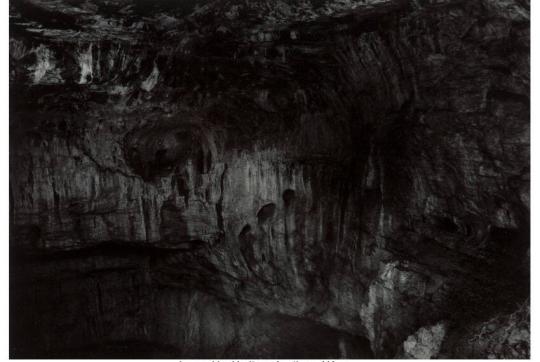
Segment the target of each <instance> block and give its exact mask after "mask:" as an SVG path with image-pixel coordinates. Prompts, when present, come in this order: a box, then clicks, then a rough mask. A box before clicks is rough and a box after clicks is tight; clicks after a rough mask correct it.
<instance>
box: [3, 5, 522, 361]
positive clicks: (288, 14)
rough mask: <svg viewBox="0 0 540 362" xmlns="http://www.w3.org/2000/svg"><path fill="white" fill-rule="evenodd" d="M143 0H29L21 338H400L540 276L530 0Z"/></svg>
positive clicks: (17, 142) (23, 33)
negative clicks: (262, 331)
mask: <svg viewBox="0 0 540 362" xmlns="http://www.w3.org/2000/svg"><path fill="white" fill-rule="evenodd" d="M141 6H142V5H141V3H139V2H133V3H132V2H130V1H119V2H117V3H114V4H112V5H111V4H110V5H109V6H105V4H103V3H101V2H99V1H98V2H96V3H94V4H89V3H84V4H80V5H73V4H71V3H69V4H68V2H65V3H64V2H59V3H53V4H48V3H47V2H44V1H38V0H27V1H14V2H12V3H11V4H10V13H11V15H10V21H11V38H10V86H11V87H10V89H11V116H10V132H11V144H10V150H11V153H10V158H11V162H10V197H11V199H10V201H11V230H10V232H11V238H10V250H11V253H12V260H13V263H12V265H13V266H12V275H11V286H10V288H11V311H12V316H14V317H15V318H13V317H12V318H11V319H12V320H13V319H16V320H17V321H16V322H13V321H12V326H11V334H12V340H13V341H14V342H13V344H12V353H13V354H14V355H20V356H24V355H25V353H36V354H40V353H41V354H43V353H49V354H53V355H54V353H57V352H58V351H67V350H71V351H72V352H71V353H75V351H76V350H77V348H78V347H79V346H89V345H100V344H102V345H103V344H107V343H116V342H122V341H146V342H148V343H153V344H154V345H157V346H162V347H163V348H164V350H167V348H172V350H171V353H173V354H174V353H175V351H176V353H178V354H180V355H184V356H185V355H194V356H201V355H202V356H208V357H213V356H216V357H219V356H223V355H226V354H227V353H232V352H231V351H236V352H237V353H238V354H242V353H245V354H246V356H248V355H249V353H250V352H249V351H251V353H254V352H253V351H254V350H255V348H254V347H250V346H252V345H253V343H254V342H253V341H249V340H246V339H245V338H244V339H242V338H243V337H242V335H243V334H242V330H243V329H242V328H247V327H242V326H245V325H246V323H247V322H246V320H247V319H246V318H247V317H246V316H248V315H251V314H250V313H255V314H254V315H267V314H268V313H270V314H271V315H274V314H272V313H279V315H284V316H289V317H290V318H293V317H300V318H303V319H307V320H311V321H314V322H317V323H322V324H324V325H326V326H329V327H331V328H333V329H335V330H338V331H340V332H335V333H346V335H347V336H348V337H347V338H353V337H352V336H358V337H365V338H367V339H369V341H370V346H371V350H372V351H373V353H374V354H375V355H376V356H378V357H394V356H396V354H397V353H399V350H400V348H401V346H402V345H403V342H404V341H406V340H407V338H408V336H409V335H412V334H414V333H415V332H416V331H417V330H418V329H419V328H421V327H423V326H425V327H429V326H432V325H435V324H436V323H439V322H441V321H445V323H446V324H445V325H447V326H448V330H449V333H450V334H451V333H452V330H459V328H461V327H463V325H464V323H465V324H469V323H470V324H471V325H472V324H473V323H483V322H484V321H486V320H488V319H489V318H492V317H493V316H495V315H499V314H504V313H511V312H512V311H513V309H515V306H516V303H522V302H523V301H524V300H525V299H526V298H527V296H528V286H529V271H528V258H529V254H528V252H529V251H528V250H529V222H530V221H529V208H530V206H529V143H530V142H529V4H528V2H527V1H518V0H512V1H488V0H484V1H480V0H478V1H457V0H444V1H410V2H408V1H364V2H361V1H360V2H355V1H351V2H337V1H336V2H332V1H330V2H321V4H319V3H318V2H315V1H313V2H301V3H299V4H288V3H286V2H281V1H271V2H266V1H265V2H263V1H255V2H253V1H250V2H242V1H240V2H234V3H233V2H228V1H213V2H205V3H204V4H203V3H199V4H198V5H196V6H195V7H194V8H193V9H191V8H189V6H187V5H186V8H180V7H178V6H173V5H171V4H169V3H168V2H164V3H163V4H154V5H152V6H150V5H147V7H146V8H141ZM142 14H145V17H144V18H143V17H142ZM50 19H56V20H55V21H54V22H52V23H51V21H50ZM501 290H504V291H505V292H504V293H501ZM254 311H255V312H254ZM261 313H262V314H261ZM261 318H262V317H261ZM276 318H278V317H276ZM279 318H281V317H279ZM279 318H278V319H277V320H278V321H282V320H281V319H279ZM248 319H249V318H248ZM272 320H273V319H272ZM261 323H266V322H261ZM283 323H285V322H283ZM291 323H292V322H291ZM275 324H276V325H280V322H275ZM269 325H274V324H272V323H270V324H269ZM179 326H181V327H179ZM269 328H270V327H269ZM276 328H277V327H276ZM270 329H271V328H270ZM268 333H270V334H271V332H268ZM321 333H323V332H321ZM324 333H326V332H324ZM324 333H323V335H324ZM231 336H237V340H234V341H233V339H231V338H233V337H231ZM235 338H236V337H235ZM332 340H333V339H332ZM238 341H240V342H238ZM234 343H239V345H241V346H243V347H242V348H244V350H240V349H238V348H237V349H230V348H233V347H231V346H233V345H234ZM340 343H341V342H340ZM343 343H345V342H343ZM343 343H342V344H343ZM347 343H349V342H347ZM351 343H352V344H351V346H352V347H339V348H337V347H336V348H337V349H336V350H335V351H334V352H335V353H336V356H338V357H339V355H338V354H339V353H342V354H343V350H347V349H349V350H351V348H352V350H355V348H357V349H358V350H359V351H360V352H358V351H356V352H355V353H360V354H356V355H357V356H362V354H361V353H367V352H361V351H362V350H364V351H365V350H366V349H365V348H364V347H361V348H360V347H354V345H355V344H356V346H358V345H362V343H363V342H358V341H356V342H351ZM444 343H445V342H444V341H443V349H444ZM335 344H336V346H337V345H338V343H337V342H336V343H335ZM343 345H345V344H343ZM347 346H349V345H348V344H347ZM152 348H153V347H152ZM249 348H251V349H249ZM340 351H341V352H340ZM452 351H453V352H452V353H455V354H454V355H452V354H451V356H453V357H467V356H469V355H470V353H469V352H467V351H468V350H467V349H466V348H461V349H460V348H457V349H453V350H452ZM334 352H332V353H334ZM111 353H112V352H111ZM269 353H270V354H272V353H277V352H276V350H270V352H269ZM321 353H322V352H321ZM332 356H333V355H331V356H330V357H332ZM475 356H477V357H486V356H483V355H482V356H479V355H475ZM248 357H249V356H248ZM330 357H329V358H330ZM333 358H337V357H333Z"/></svg>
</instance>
